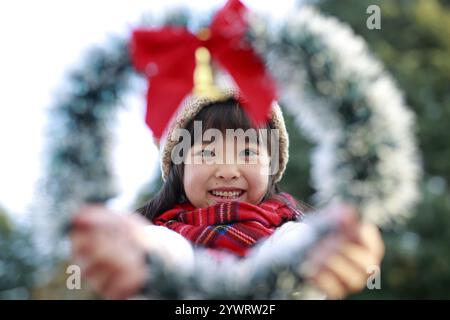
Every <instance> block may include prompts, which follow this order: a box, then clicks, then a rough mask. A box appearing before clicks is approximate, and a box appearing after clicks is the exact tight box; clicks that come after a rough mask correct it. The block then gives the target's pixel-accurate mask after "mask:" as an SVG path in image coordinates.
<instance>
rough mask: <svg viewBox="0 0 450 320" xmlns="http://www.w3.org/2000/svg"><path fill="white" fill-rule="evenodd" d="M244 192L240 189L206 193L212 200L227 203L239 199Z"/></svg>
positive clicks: (217, 190) (216, 190)
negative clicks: (226, 201) (212, 197)
mask: <svg viewBox="0 0 450 320" xmlns="http://www.w3.org/2000/svg"><path fill="white" fill-rule="evenodd" d="M244 192H245V191H244V190H242V189H226V190H225V189H214V190H209V191H208V193H209V194H211V195H212V196H214V198H217V199H220V200H229V201H233V200H237V199H239V198H240V197H241V196H242V195H243V194H244Z"/></svg>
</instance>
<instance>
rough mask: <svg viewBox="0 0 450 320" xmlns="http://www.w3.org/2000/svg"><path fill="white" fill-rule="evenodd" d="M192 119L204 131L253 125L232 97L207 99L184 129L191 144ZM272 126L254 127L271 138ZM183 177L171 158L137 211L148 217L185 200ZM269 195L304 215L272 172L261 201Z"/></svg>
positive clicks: (181, 170) (298, 214)
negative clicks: (164, 173)
mask: <svg viewBox="0 0 450 320" xmlns="http://www.w3.org/2000/svg"><path fill="white" fill-rule="evenodd" d="M194 121H202V131H203V132H204V131H206V130H208V129H210V128H214V129H218V130H220V131H221V132H222V133H225V132H226V129H235V130H236V129H242V130H244V131H245V130H248V129H251V128H255V127H254V125H253V123H252V121H251V120H250V118H249V117H248V116H247V114H246V112H245V110H244V109H243V108H242V107H240V105H239V103H238V102H237V101H236V99H234V98H230V99H228V100H225V101H221V102H214V103H210V104H208V105H206V106H204V107H203V108H202V110H201V111H200V112H199V113H198V114H197V115H196V116H195V117H194V119H192V120H191V121H189V122H188V123H187V125H186V128H185V129H186V130H187V131H188V132H189V134H190V137H191V146H192V145H194V143H195V140H194ZM273 128H274V126H273V124H272V123H271V122H270V121H269V122H268V123H267V124H266V125H264V126H261V127H258V128H255V129H268V130H267V140H268V141H271V134H274V132H272V130H270V129H273ZM266 145H267V149H268V153H269V155H271V150H270V146H271V144H270V143H268V144H266ZM183 178H184V164H183V163H180V164H174V163H173V162H171V164H170V167H169V173H168V175H167V177H166V181H165V182H164V184H163V186H162V187H161V189H160V190H159V192H158V193H157V194H156V195H155V196H154V197H153V198H152V199H151V200H150V201H149V202H148V203H146V204H145V205H144V206H142V207H141V208H139V209H137V212H139V213H141V214H142V215H144V216H145V217H147V218H148V219H150V220H152V219H153V218H155V217H157V216H159V215H161V214H162V213H164V212H165V211H167V210H169V209H172V208H173V207H174V206H176V205H177V204H181V203H185V202H188V199H187V197H186V193H185V191H184V187H183ZM268 199H276V200H279V201H282V202H283V203H286V204H287V205H288V206H289V207H290V208H291V209H293V210H294V212H296V215H297V217H298V218H300V217H302V216H303V213H302V212H303V208H302V207H301V206H302V205H301V204H298V205H293V204H292V201H291V200H290V199H288V198H287V197H286V196H285V195H284V194H283V193H282V191H281V190H280V188H279V186H278V184H277V183H275V182H274V181H273V175H269V187H268V188H267V192H266V194H265V195H264V197H263V199H262V201H266V200H268Z"/></svg>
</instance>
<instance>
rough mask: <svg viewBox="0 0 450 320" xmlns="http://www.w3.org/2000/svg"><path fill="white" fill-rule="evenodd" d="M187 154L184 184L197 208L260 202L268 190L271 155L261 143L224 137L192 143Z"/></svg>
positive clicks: (189, 197)
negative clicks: (220, 203) (229, 203)
mask: <svg viewBox="0 0 450 320" xmlns="http://www.w3.org/2000/svg"><path fill="white" fill-rule="evenodd" d="M236 140H238V141H236ZM188 155H189V156H190V157H191V158H190V159H191V161H187V162H185V164H184V180H183V186H184V190H185V193H186V196H187V198H188V200H189V201H190V202H191V204H192V205H193V206H195V207H196V208H205V207H208V206H210V205H214V204H217V203H219V202H225V201H245V202H248V203H252V204H259V203H260V202H261V200H262V199H263V197H264V195H265V194H266V192H267V190H268V187H269V170H270V156H269V154H268V152H267V148H266V147H265V146H264V145H258V143H254V142H246V143H244V142H242V141H239V139H228V138H224V140H223V142H222V143H203V144H202V143H197V144H194V145H193V146H192V147H191V148H190V150H189V154H188Z"/></svg>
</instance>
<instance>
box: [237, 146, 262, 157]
mask: <svg viewBox="0 0 450 320" xmlns="http://www.w3.org/2000/svg"><path fill="white" fill-rule="evenodd" d="M240 154H241V156H243V157H252V156H257V155H258V152H256V151H255V150H252V149H249V148H247V149H244V150H242V151H241V152H240Z"/></svg>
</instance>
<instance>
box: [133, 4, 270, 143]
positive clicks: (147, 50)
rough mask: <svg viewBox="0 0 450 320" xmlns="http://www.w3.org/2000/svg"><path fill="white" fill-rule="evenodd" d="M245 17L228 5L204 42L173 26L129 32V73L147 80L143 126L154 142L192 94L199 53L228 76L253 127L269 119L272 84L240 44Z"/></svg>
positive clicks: (239, 9)
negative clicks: (131, 66)
mask: <svg viewBox="0 0 450 320" xmlns="http://www.w3.org/2000/svg"><path fill="white" fill-rule="evenodd" d="M246 14H247V8H246V7H245V6H244V5H243V4H242V3H241V2H240V1H239V0H229V1H228V2H227V4H226V5H225V6H224V7H223V8H222V9H221V10H220V11H219V12H218V13H217V14H216V15H215V17H214V19H213V21H212V23H211V26H210V28H209V29H210V37H209V38H208V39H206V40H202V39H199V37H197V36H196V35H194V34H192V33H191V32H189V31H188V30H186V29H185V28H182V27H174V26H168V27H163V28H160V29H157V30H155V29H151V30H148V29H138V30H135V31H134V32H133V37H132V43H131V58H132V61H133V64H134V66H135V68H136V69H137V70H138V71H140V72H144V73H145V74H146V76H147V78H148V79H149V89H148V92H147V114H146V123H147V125H148V126H149V127H150V129H151V130H152V131H153V134H154V135H155V137H156V138H157V139H159V138H160V137H161V135H162V134H163V132H164V130H165V128H166V126H167V125H168V123H169V121H170V120H171V118H172V115H173V114H174V113H175V112H176V110H177V109H178V107H179V105H180V104H181V102H182V101H183V99H184V98H185V97H186V95H188V94H189V93H190V92H191V91H192V89H193V86H194V79H193V73H194V69H195V51H196V49H197V48H199V47H206V48H207V49H208V50H209V52H210V53H211V56H212V59H214V60H215V61H216V62H218V63H219V65H220V66H221V67H222V68H224V69H225V70H226V71H228V73H229V74H230V75H231V77H232V78H233V80H234V82H235V83H236V85H237V86H238V88H239V90H240V95H239V96H240V98H239V100H240V101H239V102H240V103H241V104H242V106H243V107H244V108H245V109H246V111H247V112H248V114H249V115H250V117H251V118H252V119H253V120H254V121H255V122H256V123H261V122H263V121H266V120H267V119H268V118H269V115H270V108H271V104H272V102H273V100H275V98H276V89H275V81H274V80H273V79H272V77H271V76H270V74H269V73H268V72H267V71H266V70H265V67H264V63H263V62H262V61H261V59H260V58H259V57H258V56H257V55H256V53H255V52H254V51H253V49H252V48H251V47H250V46H249V45H248V44H246V43H245V41H244V39H245V38H244V36H245V32H246V31H247V28H248V23H247V20H246ZM244 99H245V100H244Z"/></svg>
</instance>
